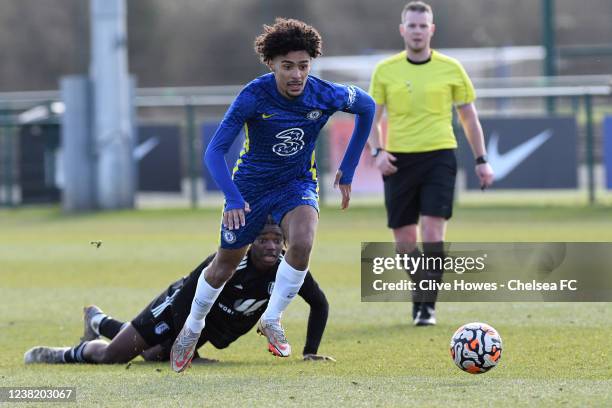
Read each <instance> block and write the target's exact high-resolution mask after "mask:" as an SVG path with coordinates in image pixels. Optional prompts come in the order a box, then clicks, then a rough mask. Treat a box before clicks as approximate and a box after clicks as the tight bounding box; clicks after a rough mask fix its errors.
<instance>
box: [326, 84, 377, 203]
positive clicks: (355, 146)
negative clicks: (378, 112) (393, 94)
mask: <svg viewBox="0 0 612 408" xmlns="http://www.w3.org/2000/svg"><path fill="white" fill-rule="evenodd" d="M351 93H354V94H352V97H351V96H349V106H347V108H346V109H345V111H346V112H349V113H354V114H355V115H356V117H355V129H354V130H353V135H352V136H351V140H350V141H349V144H348V146H347V148H346V152H345V153H344V157H343V158H342V162H341V163H340V168H339V169H338V173H337V174H336V180H335V181H334V187H340V191H341V192H342V206H341V208H342V209H345V208H348V205H349V200H350V197H351V188H350V185H351V183H352V182H353V175H354V174H355V169H356V168H357V164H359V158H360V157H361V152H362V151H363V148H364V146H365V144H366V142H367V141H368V136H369V135H370V129H371V128H372V120H373V119H374V111H375V104H374V100H373V99H372V97H370V95H368V94H367V93H366V92H365V91H363V90H361V89H359V88H357V87H354V86H351V87H349V94H351ZM351 98H352V99H351Z"/></svg>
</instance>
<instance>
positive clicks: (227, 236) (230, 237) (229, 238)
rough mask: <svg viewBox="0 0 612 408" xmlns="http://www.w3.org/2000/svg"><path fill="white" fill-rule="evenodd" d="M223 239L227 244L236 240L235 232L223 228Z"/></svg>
mask: <svg viewBox="0 0 612 408" xmlns="http://www.w3.org/2000/svg"><path fill="white" fill-rule="evenodd" d="M223 240H224V241H225V242H227V243H228V244H233V243H234V242H236V234H234V232H233V231H228V230H223Z"/></svg>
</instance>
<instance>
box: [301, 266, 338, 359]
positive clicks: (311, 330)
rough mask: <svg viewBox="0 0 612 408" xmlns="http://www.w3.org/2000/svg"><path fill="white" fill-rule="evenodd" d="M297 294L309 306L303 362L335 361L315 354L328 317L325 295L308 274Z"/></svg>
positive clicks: (327, 304)
mask: <svg viewBox="0 0 612 408" xmlns="http://www.w3.org/2000/svg"><path fill="white" fill-rule="evenodd" d="M298 294H299V295H300V296H301V297H302V298H303V299H304V300H305V301H306V303H308V305H309V306H310V314H309V316H308V328H307V330H306V344H305V345H304V351H303V353H302V354H303V356H304V360H305V361H336V360H335V359H334V358H333V357H331V356H324V355H320V354H317V352H318V350H319V345H320V344H321V339H322V338H323V332H324V331H325V326H326V324H327V316H328V315H329V303H328V302H327V299H326V298H325V294H324V293H323V291H322V290H321V288H320V287H319V285H318V284H317V282H316V281H315V280H314V278H313V277H312V275H311V273H310V272H308V273H307V274H306V277H305V278H304V283H303V284H302V287H301V288H300V291H299V292H298Z"/></svg>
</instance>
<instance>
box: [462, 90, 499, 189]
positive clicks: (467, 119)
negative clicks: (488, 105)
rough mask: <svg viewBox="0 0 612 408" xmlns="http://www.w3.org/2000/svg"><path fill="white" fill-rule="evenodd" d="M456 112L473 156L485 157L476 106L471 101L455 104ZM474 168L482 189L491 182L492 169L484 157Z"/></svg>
mask: <svg viewBox="0 0 612 408" xmlns="http://www.w3.org/2000/svg"><path fill="white" fill-rule="evenodd" d="M457 113H458V114H459V120H460V121H461V126H463V131H464V133H465V137H466V139H467V141H468V143H469V144H470V147H471V148H472V153H473V154H474V158H477V159H478V158H483V159H484V158H486V155H487V149H486V147H485V142H484V133H483V131H482V126H480V120H479V119H478V112H477V111H476V106H474V103H473V102H470V103H466V104H463V105H459V106H457ZM475 170H476V175H477V176H478V178H479V179H480V188H482V189H483V190H484V189H485V188H487V187H489V186H491V184H493V179H494V174H493V169H492V168H491V166H490V165H489V163H487V162H486V159H485V161H482V162H477V164H476V169H475Z"/></svg>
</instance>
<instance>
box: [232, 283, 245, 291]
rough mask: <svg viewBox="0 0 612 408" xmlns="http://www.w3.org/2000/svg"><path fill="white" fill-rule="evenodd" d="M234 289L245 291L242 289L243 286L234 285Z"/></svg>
mask: <svg viewBox="0 0 612 408" xmlns="http://www.w3.org/2000/svg"><path fill="white" fill-rule="evenodd" d="M234 287H235V288H236V289H240V290H242V289H244V288H243V287H242V285H241V284H238V285H234Z"/></svg>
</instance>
